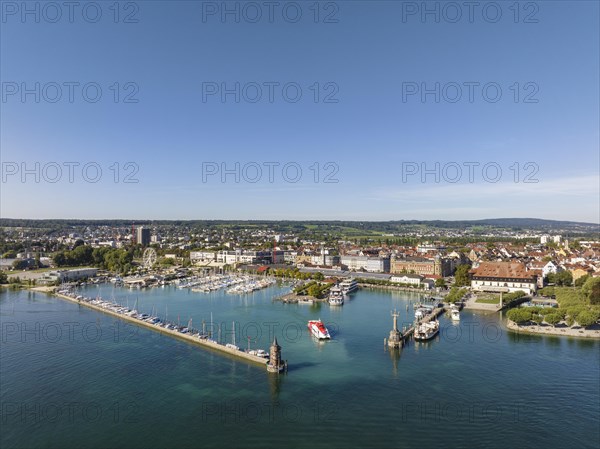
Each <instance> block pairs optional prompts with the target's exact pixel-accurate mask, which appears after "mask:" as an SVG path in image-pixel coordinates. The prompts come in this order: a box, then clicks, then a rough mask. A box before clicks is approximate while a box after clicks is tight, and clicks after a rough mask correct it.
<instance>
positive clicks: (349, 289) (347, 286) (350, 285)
mask: <svg viewBox="0 0 600 449" xmlns="http://www.w3.org/2000/svg"><path fill="white" fill-rule="evenodd" d="M339 287H340V288H341V289H342V293H343V294H344V295H349V294H350V293H353V292H355V291H356V290H358V282H356V279H353V278H352V279H346V280H345V281H342V282H340V283H339Z"/></svg>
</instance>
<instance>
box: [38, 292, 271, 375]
mask: <svg viewBox="0 0 600 449" xmlns="http://www.w3.org/2000/svg"><path fill="white" fill-rule="evenodd" d="M37 291H38V292H41V293H48V294H51V295H52V296H55V297H57V298H61V299H64V300H66V301H69V302H72V303H74V304H78V305H80V306H81V305H83V306H86V307H88V308H90V309H92V310H96V311H98V312H103V313H105V314H107V315H111V316H114V317H116V318H120V319H122V320H124V321H128V322H131V323H133V324H137V325H139V326H141V327H145V328H147V329H152V330H154V331H155V332H159V333H161V334H165V335H170V336H171V337H174V338H178V339H180V340H184V341H187V342H189V343H193V344H196V345H198V346H201V347H203V348H206V349H209V350H212V351H213V352H218V353H219V355H226V356H230V357H237V358H240V359H243V360H245V361H248V362H252V363H253V364H255V365H261V366H263V367H266V366H267V363H268V360H267V359H264V358H262V357H258V356H255V355H251V354H248V353H247V352H244V351H241V350H235V349H232V348H228V347H226V346H224V345H221V344H219V343H213V342H211V341H210V340H203V339H198V338H194V337H192V336H191V335H187V334H182V333H180V332H176V331H174V330H171V329H165V328H163V327H159V326H155V325H154V324H150V323H146V322H145V321H141V320H138V319H137V318H133V317H130V316H127V315H122V314H119V313H116V312H113V311H112V310H106V309H103V308H102V307H99V306H96V305H94V304H90V303H87V302H85V301H78V300H76V299H75V298H71V297H69V296H66V295H62V294H60V293H56V292H55V291H54V292H50V291H41V290H37Z"/></svg>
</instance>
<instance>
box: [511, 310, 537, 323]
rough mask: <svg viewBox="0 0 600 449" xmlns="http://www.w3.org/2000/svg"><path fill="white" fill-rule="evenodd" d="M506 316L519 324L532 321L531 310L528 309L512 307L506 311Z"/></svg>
mask: <svg viewBox="0 0 600 449" xmlns="http://www.w3.org/2000/svg"><path fill="white" fill-rule="evenodd" d="M506 316H507V318H508V319H509V320H510V321H514V322H515V323H517V324H523V323H528V322H529V321H531V311H530V310H527V309H522V308H516V309H510V310H509V311H508V312H507V313H506Z"/></svg>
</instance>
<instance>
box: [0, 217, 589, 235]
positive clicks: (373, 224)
mask: <svg viewBox="0 0 600 449" xmlns="http://www.w3.org/2000/svg"><path fill="white" fill-rule="evenodd" d="M132 224H135V225H136V226H142V225H145V226H148V225H155V226H190V227H197V226H211V225H217V226H218V225H220V226H232V227H235V226H246V227H250V226H270V227H277V228H280V227H281V228H295V229H302V228H304V227H317V228H320V227H324V228H354V229H363V230H369V231H381V232H388V231H395V230H399V229H401V228H405V227H414V226H428V227H432V228H438V229H464V228H467V227H490V228H505V229H512V230H517V229H529V230H540V231H544V230H552V229H554V230H559V229H560V230H567V231H569V230H571V231H587V232H598V230H599V228H600V225H599V224H597V223H583V222H576V221H561V220H545V219H540V218H488V219H482V220H393V221H346V220H343V221H341V220H300V221H298V220H295V221H291V220H290V221H288V220H127V219H105V220H79V219H65V220H58V219H47V220H29V219H19V218H2V219H0V226H1V227H16V226H18V227H27V228H46V229H48V228H50V229H57V228H65V227H81V226H90V225H91V226H118V227H131V225H132Z"/></svg>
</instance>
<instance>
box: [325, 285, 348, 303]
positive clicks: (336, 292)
mask: <svg viewBox="0 0 600 449" xmlns="http://www.w3.org/2000/svg"><path fill="white" fill-rule="evenodd" d="M327 302H329V305H330V306H343V305H344V292H343V290H342V289H341V288H340V287H338V286H337V285H334V286H333V287H331V288H330V289H329V298H328V299H327Z"/></svg>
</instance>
